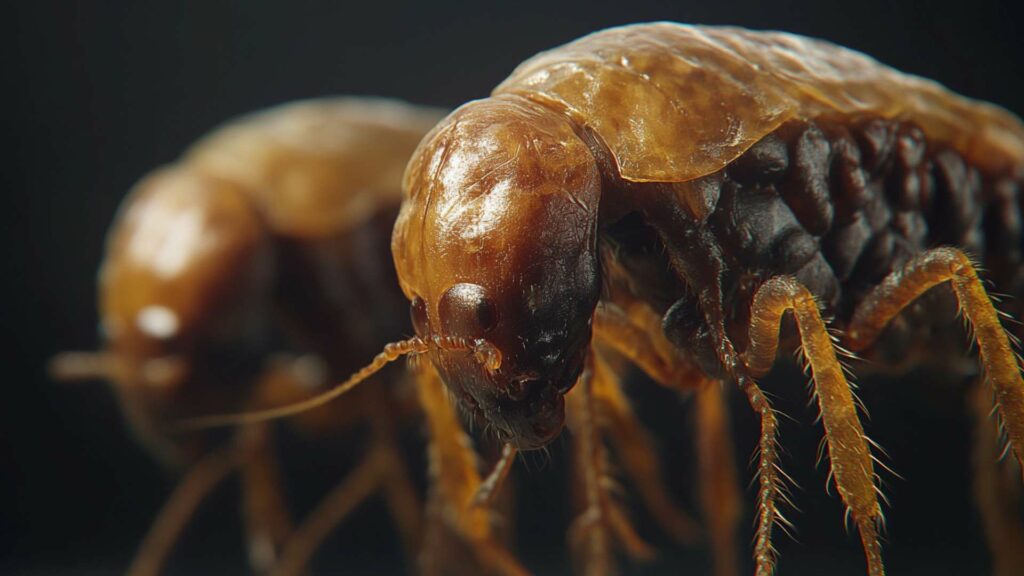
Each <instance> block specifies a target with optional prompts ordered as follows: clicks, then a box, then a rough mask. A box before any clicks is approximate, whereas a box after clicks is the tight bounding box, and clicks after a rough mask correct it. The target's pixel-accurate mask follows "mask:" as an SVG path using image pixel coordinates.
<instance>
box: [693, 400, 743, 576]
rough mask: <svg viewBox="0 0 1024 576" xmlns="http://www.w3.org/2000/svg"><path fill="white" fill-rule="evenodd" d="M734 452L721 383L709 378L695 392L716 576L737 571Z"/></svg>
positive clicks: (706, 515)
mask: <svg viewBox="0 0 1024 576" xmlns="http://www.w3.org/2000/svg"><path fill="white" fill-rule="evenodd" d="M734 451H735V448H734V446H733V443H732V435H731V433H730V431H729V413H728V408H727V406H726V404H725V393H724V391H723V390H722V383H721V382H717V381H713V380H712V381H708V382H707V384H706V385H705V386H704V387H703V388H701V389H700V390H699V391H698V392H697V461H698V462H699V469H700V494H701V501H702V502H703V504H704V522H705V523H706V524H707V526H708V537H709V539H710V540H711V549H712V557H713V558H714V561H715V574H716V575H717V576H738V574H739V566H738V565H737V563H736V561H737V559H738V555H737V549H736V528H737V525H738V524H739V520H740V516H741V504H740V502H741V493H740V487H739V481H738V480H737V474H736V466H735V462H734V460H733V453H734Z"/></svg>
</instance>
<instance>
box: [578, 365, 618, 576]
mask: <svg viewBox="0 0 1024 576" xmlns="http://www.w3.org/2000/svg"><path fill="white" fill-rule="evenodd" d="M590 381H591V374H590V369H589V368H588V369H587V370H586V371H585V372H584V373H583V375H582V376H580V381H579V382H577V383H576V386H575V387H573V389H572V390H571V391H570V392H569V394H567V396H566V400H567V402H566V404H567V405H566V408H567V415H566V416H567V419H568V425H569V427H570V428H571V429H572V431H573V435H572V444H573V450H572V453H573V457H572V460H573V470H572V476H571V477H572V482H573V483H574V484H575V485H576V488H574V490H573V491H574V492H576V493H577V494H578V496H577V497H576V500H577V502H578V504H577V506H578V508H579V512H578V513H577V515H576V519H575V520H574V521H573V523H572V525H571V527H570V529H569V549H570V551H571V552H572V557H573V559H574V560H575V563H576V572H579V573H581V574H585V575H586V576H604V575H606V574H614V573H615V565H614V558H613V554H612V546H611V544H612V541H611V540H612V539H611V534H610V533H609V532H610V530H609V529H608V526H607V508H608V507H607V505H605V504H604V503H603V502H602V501H601V500H602V494H601V487H600V485H601V480H602V479H601V473H600V469H601V466H600V465H599V464H598V462H596V461H595V460H596V459H598V458H600V457H601V456H602V455H601V454H600V452H599V450H597V448H596V444H597V441H598V440H597V437H596V436H597V435H596V433H595V431H594V423H593V414H592V412H591V410H590V406H589V404H590V398H589V396H590V390H589V388H590Z"/></svg>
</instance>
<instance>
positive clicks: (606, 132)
mask: <svg viewBox="0 0 1024 576" xmlns="http://www.w3.org/2000/svg"><path fill="white" fill-rule="evenodd" d="M494 94H495V95H498V94H518V95H521V96H525V97H527V98H530V99H533V100H536V101H539V102H542V103H545V104H547V105H549V106H555V107H557V108H559V109H563V110H565V111H566V112H567V113H568V114H570V115H571V116H572V117H573V118H574V119H575V120H576V121H577V122H578V123H579V124H580V125H583V126H588V127H590V128H591V129H593V130H594V131H595V132H596V133H597V134H598V135H599V136H600V137H601V138H602V139H603V140H604V142H605V144H606V145H607V146H608V148H609V149H610V150H611V153H612V155H613V156H614V157H615V160H616V162H617V163H618V167H619V171H620V173H621V175H622V177H623V178H625V179H627V180H632V181H661V182H681V181H686V180H692V179H694V178H699V177H701V176H705V175H707V174H710V173H712V172H715V171H717V170H719V169H721V168H722V167H724V166H725V165H726V164H728V163H729V162H731V161H732V160H734V159H736V158H737V157H738V156H739V155H740V154H742V153H743V152H744V151H745V150H746V149H747V148H749V147H750V146H751V145H753V144H754V143H755V142H757V141H758V140H760V139H761V138H762V137H764V136H765V135H767V134H768V133H770V132H771V131H772V130H774V129H775V128H777V127H778V126H779V125H781V124H782V123H783V122H785V121H787V120H790V119H813V118H816V117H819V116H843V117H850V116H861V115H871V116H881V117H884V118H899V119H902V120H908V121H912V122H914V123H916V124H918V125H920V126H921V127H922V128H923V129H924V131H925V133H926V134H927V136H928V138H929V139H930V140H933V141H935V142H937V143H944V144H947V145H950V146H952V147H953V148H955V149H956V150H958V151H959V152H960V153H961V154H963V155H964V156H965V157H966V158H968V159H969V160H970V162H971V163H972V164H974V165H976V166H978V167H979V168H981V169H983V170H986V171H991V172H1001V171H1005V170H1009V169H1011V168H1013V167H1016V166H1020V165H1022V164H1024V125H1022V123H1021V121H1020V119H1019V118H1017V117H1016V116H1014V115H1012V114H1010V113H1009V112H1007V111H1005V110H1003V109H1001V108H999V107H997V106H993V105H991V104H986V103H983V102H978V101H974V100H970V99H968V98H964V97H962V96H959V95H957V94H954V93H952V92H950V91H949V90H947V89H946V88H944V87H943V86H941V85H940V84H937V83H935V82H932V81H930V80H925V79H923V78H919V77H916V76H911V75H908V74H903V73H901V72H898V71H896V70H894V69H892V68H889V67H888V66H885V65H883V64H880V63H879V62H877V61H876V60H873V59H872V58H869V57H868V56H865V55H863V54H861V53H859V52H855V51H852V50H848V49H845V48H841V47H839V46H836V45H834V44H831V43H829V42H825V41H821V40H814V39H810V38H804V37H801V36H796V35H793V34H786V33H781V32H755V31H750V30H744V29H741V28H730V27H713V26H686V25H680V24H673V23H656V24H640V25H633V26H623V27H620V28H613V29H610V30H604V31H601V32H597V33H594V34H591V35H589V36H585V37H583V38H581V39H579V40H576V41H574V42H570V43H569V44H566V45H564V46H561V47H559V48H555V49H553V50H550V51H547V52H542V53H541V54H538V55H537V56H535V57H533V58H531V59H529V60H527V61H526V62H524V63H523V64H521V65H520V66H519V67H518V68H516V70H515V71H514V72H513V73H512V75H511V76H509V78H508V79H506V80H505V81H504V82H503V83H502V84H501V85H499V86H498V87H497V88H496V89H495V90H494Z"/></svg>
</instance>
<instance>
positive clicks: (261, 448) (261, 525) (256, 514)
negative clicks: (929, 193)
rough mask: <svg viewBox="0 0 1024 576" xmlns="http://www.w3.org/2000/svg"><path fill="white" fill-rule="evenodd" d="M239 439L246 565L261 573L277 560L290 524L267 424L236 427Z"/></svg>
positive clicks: (288, 532) (282, 484)
mask: <svg viewBox="0 0 1024 576" xmlns="http://www.w3.org/2000/svg"><path fill="white" fill-rule="evenodd" d="M239 442H240V443H241V444H242V450H243V451H244V453H245V454H246V461H245V463H244V464H243V465H242V469H241V481H242V510H243V514H244V518H245V526H246V535H247V538H248V546H249V565H250V566H251V567H252V568H253V570H254V571H255V572H257V573H260V574H263V573H266V572H267V571H268V570H269V569H270V568H271V566H273V565H274V563H275V562H276V561H277V556H278V552H279V551H280V550H281V546H282V545H283V544H284V542H285V541H286V540H287V538H288V537H289V535H290V533H291V531H292V528H293V526H292V521H291V515H290V513H289V512H288V506H287V504H286V503H285V501H284V483H283V481H282V478H281V470H280V468H279V466H278V464H277V460H276V459H275V454H274V445H273V441H272V432H271V430H270V427H269V425H267V424H254V425H252V426H245V427H243V428H242V429H241V430H239Z"/></svg>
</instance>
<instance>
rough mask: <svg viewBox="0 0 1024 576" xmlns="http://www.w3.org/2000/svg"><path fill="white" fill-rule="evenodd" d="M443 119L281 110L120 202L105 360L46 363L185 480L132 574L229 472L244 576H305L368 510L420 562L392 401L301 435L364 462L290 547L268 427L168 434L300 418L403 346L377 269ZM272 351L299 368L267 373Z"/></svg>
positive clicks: (367, 405)
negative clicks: (112, 406) (385, 352)
mask: <svg viewBox="0 0 1024 576" xmlns="http://www.w3.org/2000/svg"><path fill="white" fill-rule="evenodd" d="M440 117H441V113H440V112H439V111H438V110H435V109H431V108H417V107H413V106H410V105H405V104H401V103H398V102H394V101H386V100H372V99H358V98H330V99H321V100H312V101H306V102H300V103H295V104H289V105H285V106H280V107H277V108H274V109H271V110H268V111H265V112H260V113H257V114H253V115H249V116H246V117H243V118H240V119H237V120H234V121H231V122H229V123H227V124H226V125H224V126H222V127H220V128H218V129H217V130H215V131H214V132H212V133H211V134H209V135H208V136H206V137H205V138H203V139H202V140H201V141H199V142H198V143H197V144H195V145H194V146H193V147H192V148H190V149H189V151H188V152H187V153H186V154H185V155H184V157H183V158H182V159H181V160H179V161H177V162H176V163H174V164H172V165H170V166H167V167H164V168H161V169H159V170H157V171H155V172H153V173H151V174H150V175H148V176H146V177H145V178H144V179H143V180H142V181H140V182H139V184H138V185H137V186H136V187H135V189H134V190H133V191H132V192H131V194H130V195H129V197H128V199H127V200H126V201H125V203H124V206H123V207H122V209H121V213H120V214H119V216H118V217H117V220H116V221H115V223H114V225H113V227H112V230H111V233H110V236H109V238H108V244H107V253H106V257H105V260H104V263H103V266H102V269H101V271H100V275H99V284H100V293H101V295H100V315H101V323H102V338H103V348H104V350H103V351H101V352H90V353H66V354H62V355H60V356H58V357H57V358H56V359H55V361H54V372H55V373H56V374H57V376H58V377H60V378H64V379H72V378H94V377H102V378H104V379H107V380H109V381H110V382H111V383H112V385H113V387H114V390H115V391H116V393H117V395H118V397H119V399H120V401H121V403H122V406H123V409H124V413H125V416H126V419H127V420H128V421H129V423H130V424H131V427H132V429H133V431H134V432H135V433H136V435H137V437H138V438H139V439H140V440H141V441H142V442H144V443H145V444H146V445H147V446H148V447H150V448H151V450H152V451H153V452H154V453H155V454H156V455H158V456H159V458H160V459H161V460H162V461H164V462H165V463H167V464H169V465H171V466H175V467H186V468H187V471H186V472H185V473H184V474H183V478H182V480H181V482H180V484H179V485H178V487H177V489H176V490H175V492H174V494H173V495H172V497H171V498H170V500H169V501H168V503H167V505H166V506H165V508H164V510H163V511H162V513H161V515H160V516H159V517H158V518H157V520H156V521H155V522H154V523H153V526H152V529H151V531H150V533H149V535H148V536H147V537H146V539H145V541H144V542H143V544H142V546H141V547H140V548H139V550H138V553H137V556H136V558H135V560H134V562H133V564H132V567H131V568H130V570H129V572H130V573H132V574H152V573H156V572H158V571H159V570H160V569H161V566H162V565H163V564H164V562H165V559H166V557H167V556H168V555H169V554H170V552H171V549H172V547H173V545H174V542H175V540H176V539H177V536H178V534H179V533H180V532H181V531H182V530H183V528H184V526H185V523H186V522H187V521H188V519H189V517H190V515H191V512H192V510H194V509H195V508H196V507H197V506H198V505H199V503H200V501H201V499H202V498H203V497H204V496H205V495H206V494H207V493H208V492H210V491H211V490H212V489H213V488H214V487H215V486H216V485H217V484H218V483H220V482H221V481H222V480H223V479H224V478H225V477H226V476H227V475H228V474H230V473H232V472H234V471H238V472H239V474H240V477H241V479H242V487H243V492H244V493H243V500H242V501H243V510H244V512H245V519H246V523H247V530H248V544H249V556H250V560H251V564H252V567H253V569H254V570H256V571H259V572H265V571H268V570H270V569H271V568H272V567H274V568H275V570H277V571H279V572H280V573H289V571H291V572H298V571H301V570H302V568H303V566H304V564H305V562H306V561H307V560H308V558H309V556H310V555H311V554H312V552H313V550H315V545H316V543H317V542H318V541H319V540H320V539H322V538H323V536H325V534H322V533H317V532H316V529H317V528H320V529H322V528H324V527H327V528H329V527H330V526H332V525H334V524H336V523H337V521H339V520H340V519H341V517H343V516H344V514H345V510H346V509H351V508H352V507H354V506H355V504H357V503H358V502H359V500H361V499H365V498H366V497H368V496H369V495H371V494H372V493H373V492H374V491H381V492H382V493H383V495H384V497H385V500H386V501H387V502H388V504H389V506H390V509H391V512H392V514H393V515H394V518H395V524H396V526H397V528H398V530H399V532H400V533H401V534H402V536H403V537H404V538H405V539H406V540H407V546H408V547H409V549H410V552H411V553H413V554H415V553H416V548H417V547H418V542H417V540H418V538H419V537H420V535H419V534H420V532H421V531H422V529H421V526H420V524H422V519H421V517H420V509H421V505H420V497H419V495H418V493H417V490H416V489H415V488H414V483H413V480H412V476H411V474H410V472H409V471H408V470H407V469H406V466H405V464H404V460H403V457H402V456H400V455H399V451H400V450H399V444H398V440H397V438H396V434H397V432H398V429H399V427H400V426H401V425H402V424H403V420H408V419H409V418H408V416H409V415H411V414H410V413H411V412H415V411H416V409H415V408H412V409H410V408H409V407H408V406H407V405H408V404H409V402H407V401H403V400H401V398H400V394H399V393H398V387H392V388H393V389H392V390H390V391H385V390H384V389H378V390H373V391H370V392H371V393H370V394H360V395H358V396H357V397H353V398H350V399H348V400H349V401H347V402H345V403H339V404H338V405H337V406H332V407H331V408H330V409H325V410H322V411H320V412H319V413H311V414H309V415H307V416H306V417H305V418H303V419H300V420H299V421H298V422H297V428H298V429H299V430H300V432H301V433H302V434H304V435H306V436H312V437H321V438H325V437H326V438H330V437H332V436H336V435H338V434H339V433H343V432H345V431H346V430H350V429H352V428H358V427H364V428H369V429H370V433H369V438H370V440H369V442H370V446H368V447H367V449H366V454H367V456H366V457H365V461H364V462H363V463H362V464H361V465H359V466H357V467H355V468H354V472H352V475H351V477H350V478H349V479H347V480H346V481H345V482H343V483H342V484H340V485H339V487H338V488H337V489H336V491H335V492H334V493H332V495H331V496H329V497H328V498H327V499H325V505H324V507H323V508H321V509H319V510H318V511H316V512H315V513H314V514H313V515H312V518H313V519H314V520H316V521H312V520H311V521H310V522H309V523H307V524H304V525H302V526H300V527H299V528H298V531H297V532H296V531H295V528H294V526H293V524H292V520H291V517H290V514H289V510H288V506H287V502H285V500H284V497H283V485H282V482H283V479H282V472H281V470H280V469H279V467H278V464H277V462H276V456H275V449H274V440H273V430H272V429H271V428H269V427H267V426H266V425H262V424H261V425H254V426H248V427H243V428H241V429H240V430H238V431H237V432H236V433H235V434H234V435H233V438H230V439H227V440H225V439H224V438H223V437H221V436H222V435H221V436H218V435H216V434H210V433H207V434H196V433H193V434H175V433H174V431H173V430H172V427H173V426H172V425H173V423H174V422H176V421H178V420H180V419H182V418H184V417H188V416H194V415H197V414H204V413H208V412H210V411H218V410H227V409H237V408H238V407H241V406H247V407H256V406H273V405H276V404H279V403H287V402H292V401H295V400H298V399H301V398H303V397H306V396H308V395H310V394H311V393H312V392H313V391H315V390H316V388H317V387H318V386H321V385H323V383H324V382H326V381H327V378H330V377H331V375H333V374H344V373H347V372H348V371H350V370H352V369H353V368H354V367H355V366H357V365H358V362H360V361H361V358H362V357H364V356H366V355H367V354H370V353H372V351H373V350H374V349H375V348H377V347H378V346H380V345H382V344H383V343H384V342H387V341H388V340H390V339H393V338H395V336H396V335H400V334H402V333H403V332H407V330H408V329H407V328H405V325H406V324H407V322H408V320H407V319H406V317H405V315H404V313H402V312H401V307H402V306H401V295H400V294H399V293H398V291H397V289H396V288H395V286H396V284H395V283H396V280H395V277H394V272H393V270H392V269H391V267H390V266H388V265H381V264H380V260H381V259H382V258H383V259H385V260H386V259H387V257H388V247H389V239H390V232H391V227H392V224H393V221H394V218H395V215H396V213H397V210H398V204H399V200H400V175H401V172H402V169H403V167H404V163H405V161H406V160H407V158H408V156H409V155H410V154H411V152H412V151H413V149H414V147H415V145H416V143H417V142H418V141H419V139H420V138H421V137H422V136H423V135H424V134H425V133H426V131H427V130H428V129H429V127H430V126H432V125H433V124H434V123H435V122H436V121H437V120H438V119H439V118H440ZM282 347H283V351H298V352H301V353H303V354H304V355H302V356H297V355H292V356H284V355H281V354H275V352H279V351H282ZM368 391H369V390H368ZM413 404H415V402H413ZM403 412H404V413H405V414H406V415H405V416H403V415H402V414H403ZM454 433H455V432H454V431H450V432H449V434H454ZM441 439H442V440H443V439H444V438H443V437H442V438H441ZM461 456H462V457H463V458H466V457H468V456H467V455H464V454H463V455H461Z"/></svg>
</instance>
